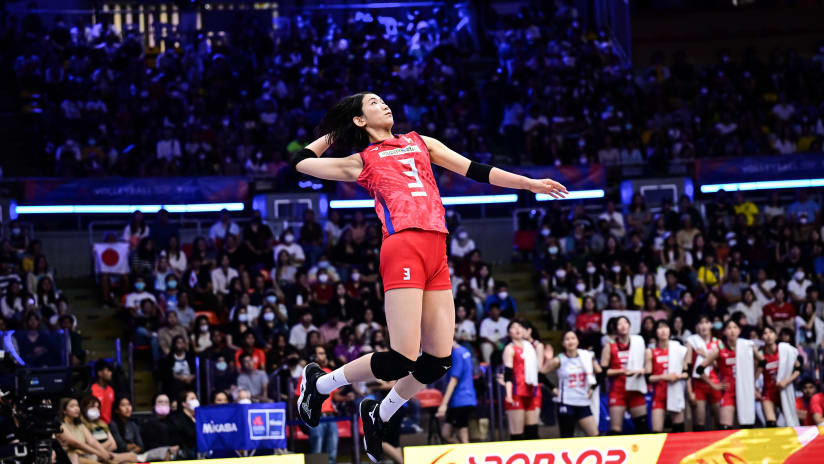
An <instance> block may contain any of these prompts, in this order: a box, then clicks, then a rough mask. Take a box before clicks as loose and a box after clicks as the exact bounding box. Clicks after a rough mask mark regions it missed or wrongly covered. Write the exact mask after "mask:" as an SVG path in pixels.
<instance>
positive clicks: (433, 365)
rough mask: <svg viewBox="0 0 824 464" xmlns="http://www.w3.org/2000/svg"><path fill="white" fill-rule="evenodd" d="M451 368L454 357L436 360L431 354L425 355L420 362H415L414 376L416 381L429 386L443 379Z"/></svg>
mask: <svg viewBox="0 0 824 464" xmlns="http://www.w3.org/2000/svg"><path fill="white" fill-rule="evenodd" d="M450 367H452V356H447V357H445V358H436V357H434V356H432V355H431V354H429V353H423V354H422V355H420V357H418V360H417V361H415V368H414V369H413V370H412V376H413V377H415V380H417V381H418V382H420V383H422V384H424V385H429V384H430V383H432V382H434V381H436V380H438V379H440V378H441V377H443V375H444V374H446V371H448V370H449V368H450Z"/></svg>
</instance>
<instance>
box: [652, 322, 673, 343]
mask: <svg viewBox="0 0 824 464" xmlns="http://www.w3.org/2000/svg"><path fill="white" fill-rule="evenodd" d="M655 334H656V335H657V336H658V340H669V338H670V328H669V327H667V326H665V325H662V326H661V327H658V329H657V330H656V331H655Z"/></svg>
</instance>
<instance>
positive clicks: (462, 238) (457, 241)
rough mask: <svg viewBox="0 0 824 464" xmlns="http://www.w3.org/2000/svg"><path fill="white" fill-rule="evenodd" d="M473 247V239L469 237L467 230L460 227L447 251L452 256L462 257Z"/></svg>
mask: <svg viewBox="0 0 824 464" xmlns="http://www.w3.org/2000/svg"><path fill="white" fill-rule="evenodd" d="M475 248H476V247H475V241H474V240H472V239H471V238H469V232H467V231H466V229H464V228H463V227H461V228H459V229H458V233H457V236H456V237H455V238H454V239H453V240H452V244H451V245H450V247H449V251H450V254H451V255H452V256H453V257H455V258H463V257H464V256H466V255H467V254H469V252H471V251H472V250H474V249H475Z"/></svg>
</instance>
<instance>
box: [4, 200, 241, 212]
mask: <svg viewBox="0 0 824 464" xmlns="http://www.w3.org/2000/svg"><path fill="white" fill-rule="evenodd" d="M243 208H244V207H243V203H192V204H185V205H39V206H20V205H17V206H15V207H14V212H15V214H129V213H133V212H135V211H140V212H143V213H156V212H158V211H160V210H161V209H166V211H168V212H170V213H207V212H216V211H221V210H224V209H226V210H228V211H243Z"/></svg>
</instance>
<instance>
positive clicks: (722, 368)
mask: <svg viewBox="0 0 824 464" xmlns="http://www.w3.org/2000/svg"><path fill="white" fill-rule="evenodd" d="M715 364H716V365H717V366H718V375H719V376H720V377H721V380H724V381H725V382H727V383H728V384H730V388H735V350H732V349H730V348H729V347H728V346H727V345H726V344H725V343H722V344H721V349H720V350H719V351H718V359H716V360H715Z"/></svg>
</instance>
